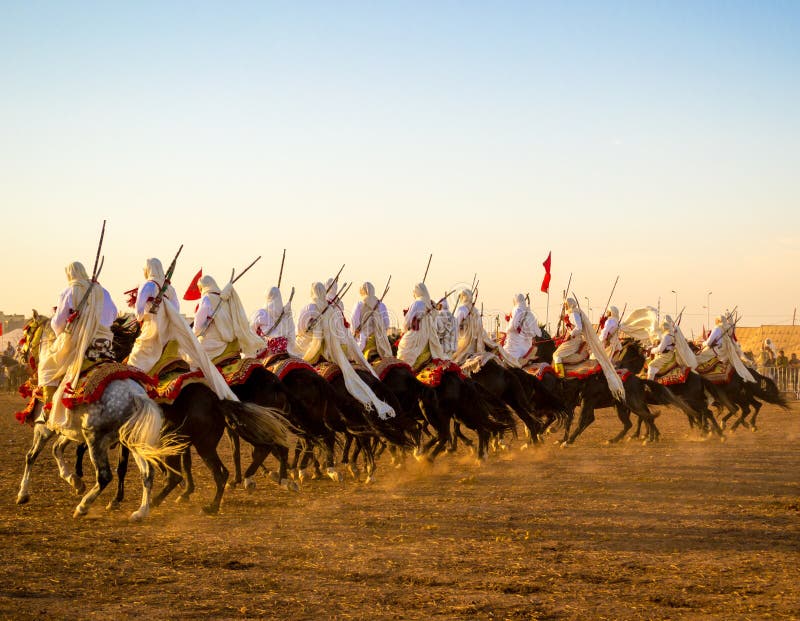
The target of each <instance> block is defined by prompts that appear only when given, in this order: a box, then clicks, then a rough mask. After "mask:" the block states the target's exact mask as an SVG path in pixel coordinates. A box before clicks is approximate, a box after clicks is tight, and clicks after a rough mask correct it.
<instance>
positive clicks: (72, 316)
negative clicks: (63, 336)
mask: <svg viewBox="0 0 800 621" xmlns="http://www.w3.org/2000/svg"><path fill="white" fill-rule="evenodd" d="M105 235H106V221H105V220H103V228H102V229H101V230H100V243H99V244H97V254H95V256H94V267H93V268H92V279H91V281H89V288H88V289H87V290H86V293H84V294H83V297H82V298H81V299H80V302H78V306H77V307H75V310H74V311H72V312H71V313H70V315H69V317H67V326H66V328H65V329H64V330H65V332H72V326H73V325H74V324H75V320H76V319H77V318H78V317H79V316H80V314H81V311H82V310H83V309H84V307H85V306H86V303H87V302H88V301H89V294H91V292H92V289H94V286H95V285H96V284H97V278H98V277H99V276H100V272H101V271H103V264H104V263H105V262H106V258H105V257H103V258H102V259H101V258H100V250H101V249H102V248H103V238H104V237H105ZM98 261H99V262H100V264H99V266H98Z"/></svg>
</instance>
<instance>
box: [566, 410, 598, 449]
mask: <svg viewBox="0 0 800 621" xmlns="http://www.w3.org/2000/svg"><path fill="white" fill-rule="evenodd" d="M593 422H594V405H593V404H591V403H589V401H587V400H585V399H584V401H583V404H582V405H581V413H580V417H579V418H578V426H577V427H576V428H575V431H573V432H572V435H571V436H570V437H569V440H568V441H567V444H572V443H573V442H575V439H576V438H577V437H578V436H579V435H581V434H582V433H583V431H584V429H586V428H587V427H588V426H589V425H591V424H592V423H593Z"/></svg>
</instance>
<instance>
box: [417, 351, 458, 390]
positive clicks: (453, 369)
mask: <svg viewBox="0 0 800 621" xmlns="http://www.w3.org/2000/svg"><path fill="white" fill-rule="evenodd" d="M448 372H450V373H457V374H458V376H459V377H460V378H461V379H466V376H465V375H464V373H463V372H462V371H461V367H460V366H458V365H457V364H456V363H455V362H452V361H451V360H439V359H436V358H434V359H433V360H431V361H430V362H429V363H428V364H426V365H425V366H424V367H422V369H420V371H419V372H418V373H417V379H418V380H419V381H420V382H422V383H423V384H427V385H428V386H431V387H432V388H436V387H437V386H438V385H439V384H441V383H442V376H443V375H444V374H445V373H448Z"/></svg>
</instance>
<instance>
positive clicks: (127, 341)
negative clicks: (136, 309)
mask: <svg viewBox="0 0 800 621" xmlns="http://www.w3.org/2000/svg"><path fill="white" fill-rule="evenodd" d="M141 331H142V327H141V326H140V325H139V322H138V321H136V317H135V316H134V315H133V314H131V313H126V314H124V315H120V316H119V317H117V318H116V319H115V320H114V323H112V324H111V332H112V333H113V334H114V357H115V358H116V359H117V362H122V361H123V360H125V358H127V357H128V354H130V353H131V350H132V349H133V344H134V342H135V341H136V337H138V336H139V333H140V332H141Z"/></svg>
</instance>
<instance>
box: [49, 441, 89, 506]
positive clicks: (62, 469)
mask: <svg viewBox="0 0 800 621" xmlns="http://www.w3.org/2000/svg"><path fill="white" fill-rule="evenodd" d="M70 442H72V440H70V439H69V438H67V437H66V436H58V437H57V438H56V441H55V442H54V443H53V458H54V459H55V460H56V465H57V466H58V476H60V477H61V478H62V479H64V480H65V481H66V482H67V483H69V484H70V485H71V486H72V487H73V488H74V489H75V492H76V493H77V494H79V495H80V494H82V493H83V492H85V491H86V485H85V484H84V483H83V481H81V482H80V483H79V482H78V481H77V478H76V476H75V474H74V473H73V472H70V469H69V467H68V466H67V460H65V459H64V449H65V448H66V447H67V445H69V444H70ZM81 488H82V489H81Z"/></svg>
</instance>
